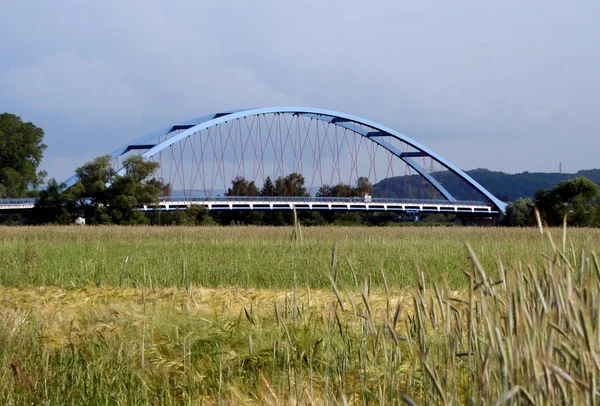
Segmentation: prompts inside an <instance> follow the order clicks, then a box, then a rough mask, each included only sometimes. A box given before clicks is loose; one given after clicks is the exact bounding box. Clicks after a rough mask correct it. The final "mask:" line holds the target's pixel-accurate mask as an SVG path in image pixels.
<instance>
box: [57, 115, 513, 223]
mask: <svg viewBox="0 0 600 406" xmlns="http://www.w3.org/2000/svg"><path fill="white" fill-rule="evenodd" d="M281 115H287V116H291V117H296V118H298V120H299V119H300V118H302V119H303V120H304V119H310V120H317V121H319V122H321V123H324V125H327V126H335V127H336V128H339V129H340V130H341V131H343V132H344V140H345V139H346V138H345V137H346V136H345V132H347V131H349V132H351V133H354V134H357V135H359V136H360V137H361V139H362V140H368V141H370V142H371V144H370V145H371V148H372V147H376V148H380V149H382V150H385V151H386V152H387V154H388V155H389V156H391V157H393V158H394V159H396V160H400V161H401V162H402V163H403V164H405V165H406V166H407V167H408V168H409V169H411V170H412V172H411V173H413V174H415V175H418V176H420V177H421V178H422V179H424V180H425V181H426V183H427V184H428V185H429V186H431V187H433V189H435V191H436V193H437V194H438V196H441V197H442V198H443V199H444V200H446V201H448V202H449V203H452V202H455V201H457V200H461V199H460V198H457V196H455V195H456V194H457V193H453V192H452V190H451V188H449V187H447V186H446V185H444V183H445V182H444V181H443V180H440V176H438V175H439V174H442V173H451V174H453V175H454V176H455V177H456V178H458V179H460V180H461V182H463V183H464V184H465V185H467V186H468V187H470V188H472V189H473V190H474V191H475V192H476V193H477V194H479V196H481V198H480V200H485V201H486V202H487V204H489V205H490V207H491V208H492V209H493V210H494V211H495V212H504V210H505V208H506V204H505V203H504V202H502V201H500V200H499V199H497V198H496V197H495V196H494V195H493V194H491V193H490V192H489V191H488V190H486V189H485V188H484V187H483V186H481V185H480V184H479V183H478V182H476V181H475V180H474V179H473V178H471V177H470V176H469V175H468V174H467V173H465V172H464V171H462V170H461V169H459V168H458V167H456V166H455V165H454V164H452V163H451V162H450V161H448V160H446V159H445V158H443V157H442V156H441V155H439V154H437V153H436V152H434V151H432V150H430V149H429V148H427V147H425V146H424V145H422V144H420V143H419V142H417V141H416V140H414V139H412V138H410V137H408V136H406V135H404V134H402V133H400V132H398V131H395V130H393V129H391V128H389V127H387V126H384V125H382V124H379V123H376V122H373V121H371V120H368V119H364V118H361V117H357V116H354V115H351V114H347V113H343V112H338V111H332V110H326V109H320V108H313V107H297V106H287V107H264V108H252V109H242V110H229V111H222V112H218V113H214V114H210V115H206V116H203V117H199V118H195V119H191V120H186V121H183V122H178V123H175V124H173V125H171V126H169V127H166V128H164V129H161V130H159V131H156V132H153V133H151V134H148V135H146V136H144V137H141V138H139V139H137V140H135V141H133V142H131V143H128V144H126V145H124V146H122V147H121V148H119V149H117V150H115V151H113V152H112V153H111V154H110V155H111V157H112V158H113V160H115V162H118V161H119V159H121V158H122V157H123V156H125V155H127V154H130V153H138V154H140V155H141V156H143V157H144V158H146V159H157V157H158V156H160V155H161V154H163V153H165V152H166V151H171V156H175V155H177V154H176V153H174V152H173V151H174V148H176V146H177V145H179V146H180V147H179V150H180V151H181V155H182V156H183V150H184V149H185V148H192V147H191V146H190V145H191V144H188V141H186V140H189V139H190V137H193V136H195V135H198V134H202V133H203V131H209V132H210V131H211V129H213V128H224V131H223V133H224V134H226V135H221V138H227V137H228V138H227V140H226V142H225V143H226V144H227V142H229V141H231V140H232V139H233V138H232V135H231V132H232V131H235V132H237V131H239V132H240V133H241V132H242V127H243V125H242V124H238V125H237V127H236V128H235V129H234V130H232V128H233V127H232V125H233V124H232V123H235V122H237V121H239V120H245V123H246V128H247V131H249V132H252V131H255V132H256V129H254V130H252V128H250V124H248V119H251V120H254V121H252V126H254V122H255V121H256V119H257V118H258V122H259V123H260V122H261V117H267V116H269V117H278V116H281ZM265 120H266V119H265ZM273 123H275V121H273ZM303 123H304V126H305V127H306V126H307V125H306V122H303ZM279 124H280V127H281V123H279ZM288 124H289V122H288V121H286V122H285V124H284V126H283V127H284V128H283V129H280V130H279V131H280V133H279V137H280V138H281V140H278V139H276V138H277V137H276V136H275V137H271V131H272V129H273V125H275V124H271V127H269V126H268V123H267V125H266V126H265V127H266V130H265V133H266V132H268V134H269V135H268V137H271V138H275V140H273V139H271V142H274V143H275V145H274V146H273V148H272V149H273V151H274V154H275V155H277V154H278V152H277V150H278V148H279V147H281V146H282V145H283V143H284V141H283V138H285V136H286V126H287V136H288V139H289V138H290V137H289V136H290V133H291V130H290V127H289V126H291V125H297V126H298V130H297V132H298V134H301V135H300V136H301V137H302V136H304V137H308V134H309V130H308V129H306V133H305V134H303V133H302V131H304V130H301V129H300V127H301V126H302V124H300V122H299V121H298V123H297V124H289V126H288ZM219 126H221V127H219ZM309 126H310V125H309ZM238 127H239V129H238ZM267 130H268V131H267ZM313 131H314V130H313ZM317 131H318V127H317ZM261 134H262V132H261ZM234 136H235V137H237V135H234ZM239 137H240V138H239V140H238V139H237V138H236V140H234V141H231V144H230V145H229V147H231V146H232V145H233V146H234V149H235V145H237V144H236V143H239V146H240V149H241V148H242V147H243V148H244V152H243V153H246V150H247V149H248V144H249V141H246V146H245V147H244V146H243V143H244V141H243V139H244V138H243V135H241V134H240V136H239ZM261 137H263V138H265V136H264V135H261ZM340 137H341V136H340ZM340 139H341V138H340ZM202 142H206V144H205V145H204V149H202V148H201V146H202ZM254 142H256V144H258V142H259V141H258V138H257V140H256V141H252V144H254ZM260 142H261V144H262V139H261V141H260ZM293 142H299V143H301V142H302V141H293ZM328 142H329V144H330V146H331V142H332V141H331V140H328ZM335 142H339V141H338V140H337V139H336V140H335ZM335 142H334V143H335ZM199 143H200V147H199V148H198V151H200V150H201V149H202V153H205V152H206V151H207V149H210V146H208V147H207V145H208V141H199ZM183 144H185V146H182V145H183ZM216 144H219V142H216ZM234 144H235V145H234ZM347 144H348V145H346V147H347V148H346V149H349V150H351V149H352V145H351V142H349V141H347ZM298 145H300V144H298ZM303 145H304V147H302V146H299V149H300V151H303V150H306V149H308V148H307V147H306V141H304V144H303ZM323 145H326V143H325V141H323ZM361 145H362V144H361ZM196 147H197V146H194V147H193V148H196ZM226 147H227V145H226V146H225V147H223V140H221V151H217V149H218V147H215V142H213V143H212V149H213V153H214V156H215V157H217V156H218V155H219V153H221V154H223V151H224V148H226ZM249 148H250V149H253V151H250V152H248V155H250V156H251V155H252V153H253V154H254V159H255V160H257V159H260V158H261V156H260V155H261V154H260V151H259V149H260V148H259V147H258V146H257V145H252V146H250V147H249ZM311 148H312V150H313V157H312V158H313V160H314V161H317V160H319V159H321V155H320V154H317V152H318V147H316V150H315V148H314V147H312V144H311ZM336 148H337V147H335V148H333V147H332V151H334V152H333V154H334V155H335V151H337V152H338V163H337V165H338V166H337V170H338V171H339V170H340V162H339V161H340V158H339V154H340V153H341V149H339V148H338V149H336ZM257 151H258V152H259V153H258V154H257ZM281 151H282V152H281V155H280V156H278V157H275V158H274V159H275V160H279V161H284V160H285V159H287V158H284V156H283V154H284V152H283V149H282V150H281ZM315 151H317V152H315ZM262 152H263V156H264V150H263V151H262ZM243 153H242V154H243ZM301 153H302V152H300V154H301ZM199 154H200V152H198V155H199ZM352 154H353V153H352V151H350V155H349V158H347V159H349V160H355V161H358V160H359V158H358V153H357V152H355V153H354V155H352ZM193 155H194V160H195V161H196V165H198V167H199V166H200V163H199V162H198V157H197V156H196V152H193ZM317 155H318V156H317ZM330 155H331V154H330ZM223 159H224V158H223V157H221V160H223ZM236 159H237V158H236ZM419 159H423V160H426V159H427V160H428V161H429V162H432V163H433V164H435V166H436V168H437V169H436V170H430V169H431V168H428V166H427V165H422V164H420V163H419V162H418V160H419ZM294 160H296V150H294ZM371 160H372V161H377V158H374V157H373V156H372V157H371ZM203 162H204V161H203ZM375 163H377V162H375ZM375 163H373V162H371V165H372V166H373V165H374V164H375ZM221 164H223V162H221ZM433 164H432V165H433ZM177 165H180V164H177ZM318 165H319V164H318V163H317V166H318ZM357 165H358V163H356V165H355V166H357ZM117 166H118V164H117ZM171 166H173V163H172V162H171ZM234 166H235V165H234ZM240 166H242V164H240ZM300 166H301V164H300ZM334 167H335V163H334ZM117 169H118V170H119V172H118V173H120V174H122V173H123V171H124V169H122V168H117ZM199 170H200V169H199V168H198V171H199ZM334 170H336V169H335V168H334ZM356 171H357V172H358V169H356ZM222 172H223V173H222V174H220V176H223V177H224V172H225V169H224V167H223V169H222ZM263 172H264V171H263ZM388 172H389V171H388ZM200 176H202V175H200ZM196 177H198V174H196ZM331 179H333V176H332V177H331ZM444 179H445V178H444ZM76 181H77V178H76V176H73V177H71V178H69V179H68V180H67V181H66V182H65V183H66V185H67V186H68V187H70V186H72V185H73V184H74V183H76ZM213 183H214V182H213ZM446 183H447V182H446ZM463 200H464V199H463Z"/></svg>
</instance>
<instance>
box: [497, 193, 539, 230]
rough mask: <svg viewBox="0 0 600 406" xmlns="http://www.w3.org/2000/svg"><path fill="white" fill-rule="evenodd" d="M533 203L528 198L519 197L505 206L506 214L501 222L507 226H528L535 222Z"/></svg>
mask: <svg viewBox="0 0 600 406" xmlns="http://www.w3.org/2000/svg"><path fill="white" fill-rule="evenodd" d="M534 206H535V204H534V203H533V200H531V199H530V198H525V199H522V198H519V199H517V200H515V202H514V203H509V204H508V206H506V215H505V216H504V219H503V220H502V224H503V225H505V226H509V227H530V226H534V225H535V224H536V219H535V213H534V211H533V208H534Z"/></svg>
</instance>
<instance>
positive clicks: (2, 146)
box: [0, 113, 46, 199]
mask: <svg viewBox="0 0 600 406" xmlns="http://www.w3.org/2000/svg"><path fill="white" fill-rule="evenodd" d="M43 137H44V131H43V130H42V129H41V128H39V127H36V126H35V125H33V124H32V123H24V122H23V121H22V120H21V118H20V117H18V116H15V115H14V114H9V113H2V114H0V199H2V198H7V197H24V196H31V195H32V193H33V189H35V187H37V186H39V185H40V184H41V183H42V182H43V180H44V177H45V176H46V173H45V172H43V171H38V166H39V165H40V163H41V161H42V157H43V155H44V150H45V149H46V145H44V144H43V143H42V139H43Z"/></svg>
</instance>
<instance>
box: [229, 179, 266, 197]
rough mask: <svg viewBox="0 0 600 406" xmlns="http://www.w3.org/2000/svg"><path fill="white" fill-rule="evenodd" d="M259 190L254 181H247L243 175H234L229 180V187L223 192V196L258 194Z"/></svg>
mask: <svg viewBox="0 0 600 406" xmlns="http://www.w3.org/2000/svg"><path fill="white" fill-rule="evenodd" d="M259 195H260V192H259V191H258V188H257V187H256V184H255V183H254V181H250V182H248V180H247V179H246V178H244V177H243V176H236V177H235V179H234V180H232V181H231V187H230V188H229V189H227V192H225V196H259Z"/></svg>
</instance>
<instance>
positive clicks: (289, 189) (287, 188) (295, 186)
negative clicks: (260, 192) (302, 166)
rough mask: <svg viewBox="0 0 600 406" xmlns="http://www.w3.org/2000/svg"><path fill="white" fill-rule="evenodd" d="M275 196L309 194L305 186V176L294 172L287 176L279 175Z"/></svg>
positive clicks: (302, 195) (303, 195)
mask: <svg viewBox="0 0 600 406" xmlns="http://www.w3.org/2000/svg"><path fill="white" fill-rule="evenodd" d="M275 196H301V197H305V196H308V192H307V190H306V187H305V186H304V176H302V175H301V174H299V173H296V172H292V173H290V174H289V175H287V176H286V177H281V176H280V177H279V178H277V180H276V181H275Z"/></svg>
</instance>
